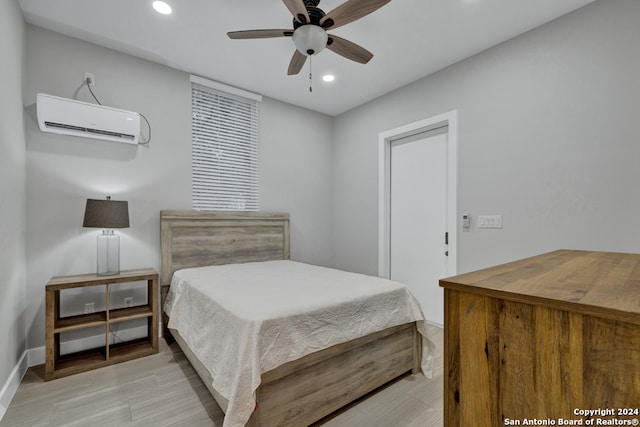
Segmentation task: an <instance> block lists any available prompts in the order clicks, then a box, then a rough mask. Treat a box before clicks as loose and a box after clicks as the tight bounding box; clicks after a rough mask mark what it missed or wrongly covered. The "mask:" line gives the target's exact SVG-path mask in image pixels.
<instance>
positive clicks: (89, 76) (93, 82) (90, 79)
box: [84, 71, 96, 86]
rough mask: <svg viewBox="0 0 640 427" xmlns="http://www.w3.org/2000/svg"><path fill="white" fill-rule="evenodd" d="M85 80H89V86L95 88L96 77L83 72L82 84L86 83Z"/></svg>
mask: <svg viewBox="0 0 640 427" xmlns="http://www.w3.org/2000/svg"><path fill="white" fill-rule="evenodd" d="M87 79H89V86H95V85H96V76H95V75H94V74H92V73H87V72H86V71H85V72H84V82H85V83H86V82H87Z"/></svg>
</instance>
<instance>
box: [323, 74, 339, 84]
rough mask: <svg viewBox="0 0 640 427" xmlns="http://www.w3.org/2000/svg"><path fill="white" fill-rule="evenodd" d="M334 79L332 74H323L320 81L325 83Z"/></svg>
mask: <svg viewBox="0 0 640 427" xmlns="http://www.w3.org/2000/svg"><path fill="white" fill-rule="evenodd" d="M335 79H336V76H334V75H333V74H325V75H324V76H322V80H324V81H325V82H332V81H334V80H335Z"/></svg>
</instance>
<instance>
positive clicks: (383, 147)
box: [378, 110, 458, 279]
mask: <svg viewBox="0 0 640 427" xmlns="http://www.w3.org/2000/svg"><path fill="white" fill-rule="evenodd" d="M442 126H448V131H447V206H446V210H447V212H446V218H447V231H448V233H449V248H448V250H449V256H448V258H447V271H448V274H449V275H456V274H457V273H458V224H457V217H458V110H452V111H449V112H446V113H443V114H439V115H437V116H433V117H429V118H427V119H424V120H419V121H417V122H413V123H409V124H407V125H404V126H400V127H397V128H395V129H390V130H387V131H384V132H380V133H379V134H378V276H380V277H384V278H387V279H388V278H390V273H391V271H390V267H391V254H390V243H391V241H390V239H391V145H392V144H393V142H394V141H395V140H398V139H401V138H405V137H409V136H412V135H416V134H419V133H423V132H428V131H430V130H432V129H437V128H439V127H442ZM443 239H444V236H443ZM442 247H443V250H444V241H443V245H442Z"/></svg>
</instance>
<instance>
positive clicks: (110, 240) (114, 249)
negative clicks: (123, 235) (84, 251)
mask: <svg viewBox="0 0 640 427" xmlns="http://www.w3.org/2000/svg"><path fill="white" fill-rule="evenodd" d="M116 274H120V236H118V235H117V234H115V233H114V232H113V230H103V231H102V234H99V235H98V276H114V275H116Z"/></svg>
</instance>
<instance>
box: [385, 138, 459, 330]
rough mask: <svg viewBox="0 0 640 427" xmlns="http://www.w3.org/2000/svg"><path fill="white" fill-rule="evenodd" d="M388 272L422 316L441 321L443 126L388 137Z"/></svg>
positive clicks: (444, 227)
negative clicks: (392, 138) (413, 299)
mask: <svg viewBox="0 0 640 427" xmlns="http://www.w3.org/2000/svg"><path fill="white" fill-rule="evenodd" d="M390 157H391V159H390V160H391V165H390V166H391V168H390V169H391V170H390V175H391V176H390V178H391V179H390V181H391V182H390V230H389V233H390V236H389V237H390V238H389V242H390V248H389V254H390V271H389V273H390V278H391V279H392V280H395V281H398V282H401V283H404V284H406V285H407V286H408V287H409V289H410V291H411V293H412V294H413V295H414V296H415V297H416V298H417V299H418V302H419V303H420V305H421V306H422V311H423V313H424V315H425V318H426V320H427V321H429V322H431V323H435V324H438V325H442V324H443V323H444V292H443V290H442V289H441V288H440V287H439V286H438V280H439V279H441V278H444V277H446V276H447V254H446V253H445V252H446V250H447V247H446V244H445V233H446V232H447V128H446V127H445V128H441V129H438V130H435V131H430V132H428V133H426V134H421V135H416V136H413V137H410V138H404V139H401V140H396V141H392V142H391V153H390Z"/></svg>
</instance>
